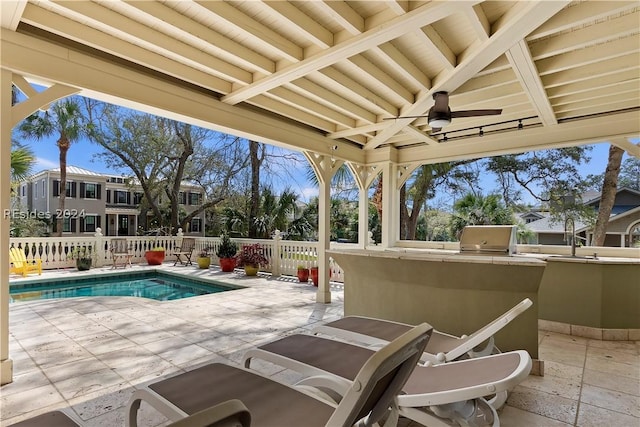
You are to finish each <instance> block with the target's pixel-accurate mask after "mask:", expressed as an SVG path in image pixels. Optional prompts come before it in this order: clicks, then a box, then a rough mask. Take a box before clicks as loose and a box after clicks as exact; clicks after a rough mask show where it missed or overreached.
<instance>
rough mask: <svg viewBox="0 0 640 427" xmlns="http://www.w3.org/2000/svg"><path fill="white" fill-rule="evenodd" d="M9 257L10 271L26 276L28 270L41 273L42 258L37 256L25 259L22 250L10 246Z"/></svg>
mask: <svg viewBox="0 0 640 427" xmlns="http://www.w3.org/2000/svg"><path fill="white" fill-rule="evenodd" d="M9 258H10V260H11V266H10V268H9V272H10V273H15V274H21V275H23V276H26V275H27V273H29V272H32V271H33V272H35V271H37V272H38V274H42V260H41V259H39V258H38V259H35V260H34V261H27V257H26V256H25V254H24V251H23V250H22V249H20V248H15V247H14V248H11V249H10V250H9Z"/></svg>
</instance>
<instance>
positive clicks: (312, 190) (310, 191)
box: [300, 187, 318, 202]
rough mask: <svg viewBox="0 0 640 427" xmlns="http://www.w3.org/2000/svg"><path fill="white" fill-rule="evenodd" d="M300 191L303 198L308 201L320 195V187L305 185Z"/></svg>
mask: <svg viewBox="0 0 640 427" xmlns="http://www.w3.org/2000/svg"><path fill="white" fill-rule="evenodd" d="M300 193H301V194H302V200H304V201H307V202H308V201H309V200H311V199H312V198H313V197H318V187H305V188H303V189H302V190H301V191H300Z"/></svg>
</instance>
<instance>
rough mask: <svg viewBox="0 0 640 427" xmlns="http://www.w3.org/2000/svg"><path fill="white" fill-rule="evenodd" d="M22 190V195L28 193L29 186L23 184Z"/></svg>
mask: <svg viewBox="0 0 640 427" xmlns="http://www.w3.org/2000/svg"><path fill="white" fill-rule="evenodd" d="M20 191H21V192H22V197H24V196H26V195H27V186H26V185H23V186H22V188H21V189H20Z"/></svg>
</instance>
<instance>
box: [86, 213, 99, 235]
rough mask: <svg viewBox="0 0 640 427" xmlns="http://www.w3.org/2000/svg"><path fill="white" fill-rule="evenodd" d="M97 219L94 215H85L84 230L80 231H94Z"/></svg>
mask: <svg viewBox="0 0 640 427" xmlns="http://www.w3.org/2000/svg"><path fill="white" fill-rule="evenodd" d="M97 224H98V221H97V216H96V215H87V216H85V217H84V230H82V231H90V232H95V231H96V227H97Z"/></svg>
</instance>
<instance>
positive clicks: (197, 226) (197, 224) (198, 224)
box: [191, 218, 202, 233]
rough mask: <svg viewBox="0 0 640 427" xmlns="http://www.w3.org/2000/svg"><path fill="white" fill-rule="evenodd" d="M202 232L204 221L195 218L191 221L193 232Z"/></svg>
mask: <svg viewBox="0 0 640 427" xmlns="http://www.w3.org/2000/svg"><path fill="white" fill-rule="evenodd" d="M201 230H202V220H201V219H200V218H193V219H192V220H191V232H192V233H200V231H201Z"/></svg>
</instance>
